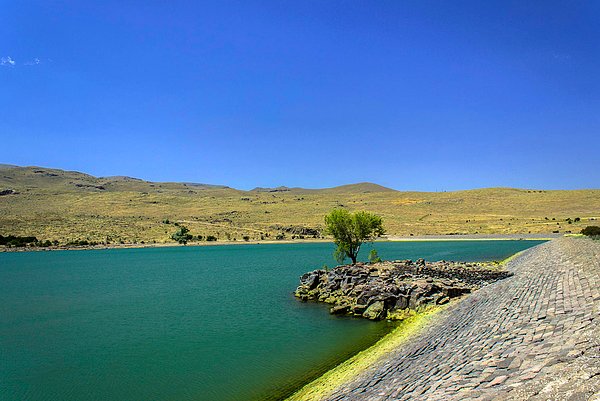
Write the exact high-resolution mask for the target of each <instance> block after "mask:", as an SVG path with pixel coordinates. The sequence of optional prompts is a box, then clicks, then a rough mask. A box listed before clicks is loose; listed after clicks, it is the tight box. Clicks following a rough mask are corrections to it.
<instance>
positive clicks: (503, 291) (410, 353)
mask: <svg viewBox="0 0 600 401" xmlns="http://www.w3.org/2000/svg"><path fill="white" fill-rule="evenodd" d="M507 268H508V269H509V270H510V271H512V272H513V273H514V276H513V277H510V278H508V279H506V280H501V281H498V282H495V283H492V284H490V285H488V286H485V287H483V288H481V289H480V290H479V291H477V292H476V293H474V294H472V295H469V296H468V297H466V298H464V299H463V300H462V301H460V302H458V303H456V304H454V305H451V306H450V307H449V308H448V309H446V310H445V311H442V312H441V314H440V315H438V316H437V319H436V321H435V323H433V324H431V325H430V326H429V327H427V328H426V329H425V330H424V331H422V332H421V333H420V334H419V335H418V336H416V337H414V338H413V339H412V340H409V341H408V342H407V343H404V345H402V346H400V347H398V348H397V349H395V350H394V351H393V352H391V353H390V354H388V355H386V357H384V358H383V359H382V360H380V361H379V362H378V363H376V364H375V365H374V366H372V367H371V368H369V369H368V370H366V371H364V372H363V373H362V374H360V375H359V376H358V377H356V378H355V379H353V380H352V381H351V382H348V383H345V384H344V385H343V386H341V387H340V388H339V389H338V390H337V391H336V392H334V393H333V394H331V395H330V396H329V397H327V398H326V399H327V400H331V401H342V400H365V401H382V400H409V399H410V400H502V401H510V400H573V401H575V400H600V241H592V240H589V239H580V238H559V239H555V240H553V241H550V242H547V243H544V244H542V245H538V246H536V247H534V248H531V249H529V250H527V251H525V252H524V253H523V254H521V255H520V256H518V257H516V258H515V259H514V260H512V261H511V262H510V263H508V264H507Z"/></svg>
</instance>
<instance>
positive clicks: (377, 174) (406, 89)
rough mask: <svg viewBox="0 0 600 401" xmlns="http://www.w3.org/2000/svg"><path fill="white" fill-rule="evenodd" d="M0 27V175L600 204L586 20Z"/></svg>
mask: <svg viewBox="0 0 600 401" xmlns="http://www.w3.org/2000/svg"><path fill="white" fill-rule="evenodd" d="M0 10H1V11H0V57H2V58H3V62H2V63H3V65H0V163H12V164H18V165H41V166H49V167H57V168H64V169H70V170H79V171H83V172H88V173H91V174H94V175H100V176H102V175H130V176H136V177H140V178H144V179H148V180H153V181H195V182H206V183H215V184H225V185H230V186H234V187H238V188H252V187H255V186H277V185H288V186H304V187H325V186H334V185H340V184H346V183H351V182H359V181H372V182H377V183H379V184H382V185H386V186H390V187H393V188H396V189H401V190H430V191H436V190H454V189H469V188H477V187H492V186H511V187H524V188H545V189H573V188H599V187H600V163H599V161H598V155H599V154H600V101H599V100H600V23H599V21H600V2H585V1H580V2H579V1H578V2H574V1H498V2H496V1H472V2H467V1H457V2H454V1H453V2H446V1H322V0H319V1H251V0H244V1H239V2H238V1H235V2H234V1H214V2H196V1H185V2H184V1H179V2H176V1H173V2H163V1H160V2H159V1H155V2H153V1H139V2H134V1H101V2H81V1H23V0H19V1H1V0H0ZM8 57H10V59H8ZM36 58H37V59H39V64H38V63H37V62H36V61H35V59H36ZM13 62H14V64H13Z"/></svg>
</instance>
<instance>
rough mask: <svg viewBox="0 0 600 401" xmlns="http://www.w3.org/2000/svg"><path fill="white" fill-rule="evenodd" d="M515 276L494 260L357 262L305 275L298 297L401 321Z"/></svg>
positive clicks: (337, 310)
mask: <svg viewBox="0 0 600 401" xmlns="http://www.w3.org/2000/svg"><path fill="white" fill-rule="evenodd" d="M510 276H512V273H511V272H509V271H507V270H505V269H504V268H503V267H502V266H501V265H499V264H494V263H464V262H448V261H439V262H426V261H424V260H423V259H419V260H417V261H412V260H396V261H386V262H380V263H374V264H364V263H357V264H355V265H344V266H338V267H336V268H334V269H332V270H329V271H326V270H314V271H312V272H309V273H306V274H304V275H303V276H302V277H301V278H300V285H299V286H298V288H297V289H296V292H295V296H296V297H297V298H298V299H300V300H301V301H303V302H307V301H316V302H324V303H327V304H330V305H331V308H330V313H332V314H341V315H350V316H357V317H364V318H367V319H371V320H381V319H391V320H397V319H402V318H403V317H404V316H406V312H407V311H411V310H419V309H420V308H424V307H427V306H432V305H443V304H446V303H448V302H449V301H450V300H451V299H453V298H457V297H460V296H462V295H464V294H468V293H471V292H473V291H476V290H478V289H479V288H481V287H483V286H485V285H487V284H490V283H492V282H494V281H497V280H501V279H504V278H507V277H510Z"/></svg>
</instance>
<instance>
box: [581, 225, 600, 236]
mask: <svg viewBox="0 0 600 401" xmlns="http://www.w3.org/2000/svg"><path fill="white" fill-rule="evenodd" d="M581 233H582V234H583V235H587V236H588V237H593V236H598V235H600V227H598V226H587V227H586V228H584V229H583V230H581Z"/></svg>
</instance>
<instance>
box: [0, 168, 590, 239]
mask: <svg viewBox="0 0 600 401" xmlns="http://www.w3.org/2000/svg"><path fill="white" fill-rule="evenodd" d="M78 185H79V186H78ZM2 189H13V190H16V191H18V192H19V193H18V194H16V195H5V196H0V234H4V235H6V234H17V235H35V236H37V237H38V238H41V239H51V240H52V239H58V240H60V241H66V240H74V239H88V240H95V241H104V240H105V239H106V237H110V238H111V240H112V241H113V242H114V241H119V240H123V241H124V242H140V241H146V242H151V241H156V242H165V241H169V237H170V234H171V233H172V232H174V231H175V229H176V228H175V227H174V226H173V225H172V224H164V223H162V221H163V220H164V219H166V218H168V219H169V220H171V221H178V222H181V223H183V224H185V225H186V226H188V227H189V228H190V230H191V232H192V234H195V235H197V234H201V235H208V234H212V235H217V236H218V237H219V238H220V239H222V240H224V239H226V237H227V235H229V237H230V238H237V239H238V240H240V239H241V238H242V236H244V235H248V236H250V237H251V238H252V239H260V237H261V233H268V234H270V235H271V236H274V235H275V234H277V233H278V232H279V229H278V228H277V227H274V226H276V225H282V226H307V227H315V228H318V227H320V226H322V218H323V215H324V214H325V213H327V212H328V211H329V210H331V209H332V208H334V207H337V206H341V205H343V206H345V207H347V208H348V209H350V210H359V209H361V210H369V211H372V212H375V213H378V214H380V215H382V216H383V218H384V221H385V226H386V229H387V231H388V232H389V233H390V234H395V235H408V234H411V233H412V234H414V235H420V234H448V233H471V234H473V233H476V232H477V233H527V232H532V233H550V232H552V231H553V230H560V232H565V231H567V230H570V231H573V232H579V230H580V229H581V228H582V227H584V226H586V225H589V224H591V223H590V220H589V218H591V217H595V218H598V217H600V190H577V191H528V190H521V189H510V188H490V189H477V190H470V191H457V192H398V191H393V190H389V189H387V188H384V187H379V186H377V185H375V184H369V183H362V184H356V185H348V186H343V187H337V188H328V189H322V190H315V189H311V190H304V189H301V188H293V189H290V190H286V191H276V192H269V191H265V190H264V189H263V190H261V191H239V190H235V189H232V188H227V187H214V186H207V185H195V184H182V183H151V182H146V181H142V180H137V179H131V178H124V177H108V178H96V177H92V176H89V175H86V174H81V173H77V172H66V171H62V170H52V169H47V168H35V167H26V168H1V167H0V191H1V190H2ZM545 217H548V218H549V220H546V219H545ZM568 217H571V218H575V217H580V218H581V219H582V221H581V222H580V223H576V224H567V223H566V222H565V219H566V218H568ZM552 218H555V219H556V220H555V221H553V220H551V219H552ZM557 223H558V224H557ZM288 238H289V235H288Z"/></svg>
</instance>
